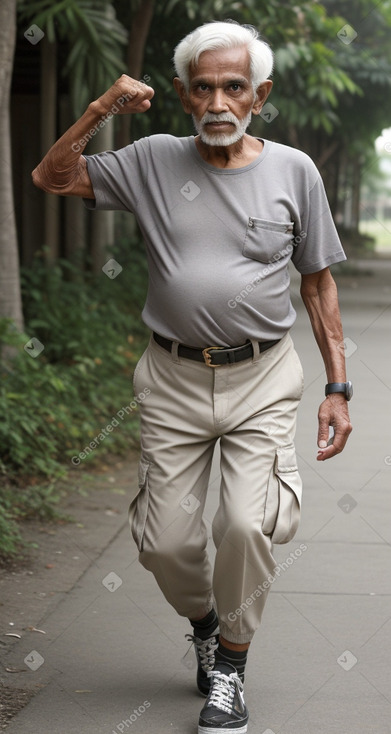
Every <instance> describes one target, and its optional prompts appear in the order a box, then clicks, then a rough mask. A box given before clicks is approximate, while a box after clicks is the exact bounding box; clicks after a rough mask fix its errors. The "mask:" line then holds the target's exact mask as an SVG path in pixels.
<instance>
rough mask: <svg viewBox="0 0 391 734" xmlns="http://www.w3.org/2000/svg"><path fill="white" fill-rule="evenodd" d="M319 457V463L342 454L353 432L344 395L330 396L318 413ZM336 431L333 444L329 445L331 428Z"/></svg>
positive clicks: (335, 394)
mask: <svg viewBox="0 0 391 734" xmlns="http://www.w3.org/2000/svg"><path fill="white" fill-rule="evenodd" d="M318 421H319V430H318V447H319V449H318V456H317V457H316V458H317V461H325V460H326V459H331V457H332V456H335V455H336V454H340V453H341V451H342V450H343V449H344V447H345V444H346V441H347V440H348V438H349V435H350V433H351V432H352V424H351V422H350V418H349V411H348V405H347V402H346V399H345V397H344V396H343V395H339V394H338V393H334V394H333V395H328V396H327V398H326V399H325V400H324V401H323V403H322V404H321V406H320V408H319V413H318ZM330 426H331V427H332V428H333V429H334V436H333V438H332V443H330V445H328V443H329V427H330Z"/></svg>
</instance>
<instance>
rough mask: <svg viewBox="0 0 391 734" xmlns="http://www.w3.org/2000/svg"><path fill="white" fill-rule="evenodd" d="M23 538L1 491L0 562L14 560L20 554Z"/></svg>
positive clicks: (0, 490)
mask: <svg viewBox="0 0 391 734" xmlns="http://www.w3.org/2000/svg"><path fill="white" fill-rule="evenodd" d="M21 546H22V537H21V535H20V532H19V528H18V526H17V524H16V522H15V520H14V516H13V513H12V512H9V511H8V510H7V509H6V507H5V506H4V494H3V490H2V489H0V561H2V560H4V559H7V558H14V557H15V556H17V555H18V554H19V552H20V549H21Z"/></svg>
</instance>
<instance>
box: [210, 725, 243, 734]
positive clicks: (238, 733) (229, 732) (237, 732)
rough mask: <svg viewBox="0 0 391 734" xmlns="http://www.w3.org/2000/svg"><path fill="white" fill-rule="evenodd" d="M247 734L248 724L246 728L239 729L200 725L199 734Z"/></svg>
mask: <svg viewBox="0 0 391 734" xmlns="http://www.w3.org/2000/svg"><path fill="white" fill-rule="evenodd" d="M219 732H221V734H246V733H247V724H245V725H244V726H241V727H239V729H232V728H231V729H226V728H225V727H221V726H219V727H217V728H216V727H213V728H211V727H210V726H200V725H198V734H219Z"/></svg>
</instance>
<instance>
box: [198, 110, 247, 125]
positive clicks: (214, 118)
mask: <svg viewBox="0 0 391 734" xmlns="http://www.w3.org/2000/svg"><path fill="white" fill-rule="evenodd" d="M208 122H232V123H233V124H234V125H236V126H238V125H239V120H238V118H237V117H235V115H233V114H232V113H231V112H221V113H220V114H219V115H214V114H213V113H212V112H205V114H204V116H203V117H202V118H201V120H200V125H206V124H207V123H208Z"/></svg>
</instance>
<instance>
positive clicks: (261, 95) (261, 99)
mask: <svg viewBox="0 0 391 734" xmlns="http://www.w3.org/2000/svg"><path fill="white" fill-rule="evenodd" d="M272 86H273V82H272V80H271V79H267V80H266V81H265V82H262V84H260V85H259V87H258V89H257V91H256V99H255V102H254V105H253V108H252V112H253V114H254V115H259V113H260V111H261V109H262V107H263V105H264V104H265V102H266V100H267V98H268V96H269V94H270V92H271V89H272Z"/></svg>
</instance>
